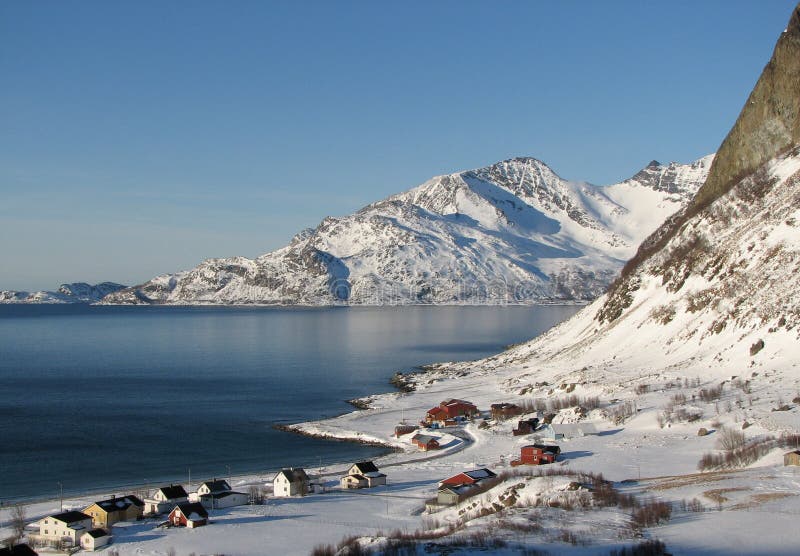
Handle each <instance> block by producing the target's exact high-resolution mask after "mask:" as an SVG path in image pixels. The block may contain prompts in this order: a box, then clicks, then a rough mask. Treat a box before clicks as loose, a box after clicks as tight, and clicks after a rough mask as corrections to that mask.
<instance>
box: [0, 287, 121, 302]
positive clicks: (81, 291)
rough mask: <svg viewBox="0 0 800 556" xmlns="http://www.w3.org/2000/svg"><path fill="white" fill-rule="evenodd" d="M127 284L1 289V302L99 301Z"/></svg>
mask: <svg viewBox="0 0 800 556" xmlns="http://www.w3.org/2000/svg"><path fill="white" fill-rule="evenodd" d="M125 287H126V286H123V285H122V284H115V283H113V282H102V283H100V284H94V285H91V284H87V283H85V282H75V283H73V284H61V285H60V286H59V287H58V290H57V291H54V292H51V291H38V292H33V293H30V292H20V291H11V290H0V303H97V302H98V301H100V300H101V299H103V298H104V297H105V296H107V295H109V294H111V293H114V292H116V291H119V290H122V289H124V288H125Z"/></svg>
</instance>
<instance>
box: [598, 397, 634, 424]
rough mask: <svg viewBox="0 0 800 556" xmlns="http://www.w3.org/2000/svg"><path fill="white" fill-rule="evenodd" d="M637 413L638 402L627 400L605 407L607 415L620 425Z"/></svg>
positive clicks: (610, 419)
mask: <svg viewBox="0 0 800 556" xmlns="http://www.w3.org/2000/svg"><path fill="white" fill-rule="evenodd" d="M635 414H636V402H634V401H626V402H623V403H620V404H617V405H613V406H610V407H607V408H606V409H605V417H606V419H608V420H609V421H611V422H612V423H614V424H615V425H620V424H622V423H624V422H625V421H627V420H628V419H630V418H631V417H632V416H633V415H635Z"/></svg>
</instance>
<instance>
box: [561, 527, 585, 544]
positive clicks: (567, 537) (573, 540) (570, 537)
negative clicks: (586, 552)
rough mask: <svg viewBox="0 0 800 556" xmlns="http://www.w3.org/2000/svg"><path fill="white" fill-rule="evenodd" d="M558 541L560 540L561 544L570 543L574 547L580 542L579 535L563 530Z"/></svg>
mask: <svg viewBox="0 0 800 556" xmlns="http://www.w3.org/2000/svg"><path fill="white" fill-rule="evenodd" d="M558 540H560V541H561V542H565V543H569V544H571V545H572V546H577V545H578V543H579V542H580V539H579V538H578V535H576V534H575V533H573V532H572V531H570V530H569V529H561V531H559V532H558Z"/></svg>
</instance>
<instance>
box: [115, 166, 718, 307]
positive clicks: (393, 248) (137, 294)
mask: <svg viewBox="0 0 800 556" xmlns="http://www.w3.org/2000/svg"><path fill="white" fill-rule="evenodd" d="M712 159H713V156H707V157H704V158H702V159H700V160H698V161H696V162H694V163H692V164H689V165H680V164H675V163H672V164H669V165H667V166H663V165H660V164H659V163H657V162H653V163H651V164H650V165H649V166H648V167H647V168H645V169H644V170H642V171H641V172H639V173H638V174H636V176H634V177H633V178H631V179H629V180H627V181H625V182H622V183H619V184H615V185H612V186H609V187H599V186H595V185H591V184H587V183H576V182H569V181H566V180H563V179H561V178H560V177H559V176H557V175H556V174H555V173H554V172H553V171H552V170H551V169H550V168H549V167H548V166H547V165H545V164H544V163H542V162H540V161H538V160H536V159H533V158H515V159H511V160H507V161H503V162H500V163H497V164H494V165H492V166H489V167H487V168H481V169H478V170H472V171H466V172H459V173H455V174H450V175H446V176H440V177H437V178H434V179H432V180H430V181H428V182H426V183H424V184H422V185H420V186H419V187H416V188H414V189H412V190H410V191H407V192H405V193H402V194H399V195H395V196H392V197H389V198H388V199H385V200H383V201H379V202H377V203H374V204H372V205H369V206H367V207H364V208H363V209H361V210H360V211H358V212H356V213H355V214H352V215H350V216H346V217H343V218H326V219H325V220H323V221H322V223H321V224H320V225H319V226H318V227H317V228H316V229H313V230H311V229H309V230H305V231H303V232H301V233H300V234H298V235H297V236H296V237H295V238H294V239H293V240H292V241H291V243H290V244H289V245H288V246H286V247H284V248H282V249H279V250H277V251H274V252H271V253H267V254H265V255H262V256H261V257H258V258H257V259H255V260H251V259H247V258H244V257H233V258H226V259H210V260H207V261H205V262H203V263H202V264H200V265H199V266H197V267H195V268H194V269H192V270H189V271H187V272H181V273H177V274H170V275H164V276H160V277H157V278H155V279H153V280H151V281H149V282H147V283H145V284H142V285H139V286H134V287H132V288H128V289H126V290H123V291H120V292H117V293H114V294H112V295H110V296H108V297H107V298H105V299H104V300H103V303H134V304H139V303H168V304H172V303H174V304H182V303H185V304H195V303H198V304H199V303H220V304H238V303H285V304H309V305H320V304H335V303H342V302H348V303H351V304H390V303H504V302H517V303H525V302H537V301H543V300H591V299H594V298H596V297H597V296H598V295H600V294H601V293H602V292H603V291H605V289H606V287H607V286H608V284H609V283H610V281H611V280H612V279H613V278H614V276H615V275H616V274H617V272H618V271H619V269H620V268H621V267H622V264H623V262H624V261H625V260H627V259H628V258H630V256H631V255H632V254H633V251H634V249H635V247H636V245H638V244H639V242H640V241H641V240H642V239H643V238H644V237H646V236H647V234H649V233H650V232H652V231H653V230H654V229H655V228H656V226H658V225H659V224H660V223H661V222H662V221H663V220H664V219H665V218H667V217H668V216H670V215H671V214H673V213H674V212H675V211H676V210H678V209H680V208H681V207H682V206H683V205H685V203H686V202H688V199H689V198H690V197H691V196H692V195H693V194H694V193H695V192H696V191H697V189H698V187H699V186H700V184H701V183H702V182H703V181H704V180H705V177H706V175H707V173H708V169H709V166H710V164H711V161H712Z"/></svg>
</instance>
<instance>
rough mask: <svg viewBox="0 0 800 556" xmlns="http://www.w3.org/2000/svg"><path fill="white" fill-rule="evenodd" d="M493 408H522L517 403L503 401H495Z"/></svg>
mask: <svg viewBox="0 0 800 556" xmlns="http://www.w3.org/2000/svg"><path fill="white" fill-rule="evenodd" d="M492 409H494V410H499V409H520V407H519V406H518V405H517V404H515V403H508V402H503V403H493V404H492Z"/></svg>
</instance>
